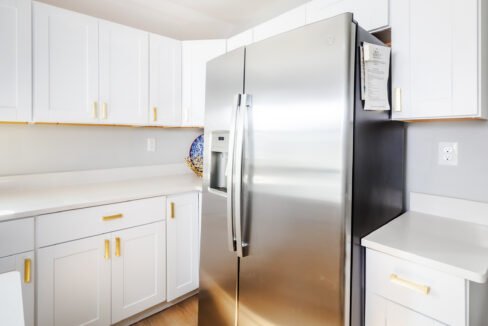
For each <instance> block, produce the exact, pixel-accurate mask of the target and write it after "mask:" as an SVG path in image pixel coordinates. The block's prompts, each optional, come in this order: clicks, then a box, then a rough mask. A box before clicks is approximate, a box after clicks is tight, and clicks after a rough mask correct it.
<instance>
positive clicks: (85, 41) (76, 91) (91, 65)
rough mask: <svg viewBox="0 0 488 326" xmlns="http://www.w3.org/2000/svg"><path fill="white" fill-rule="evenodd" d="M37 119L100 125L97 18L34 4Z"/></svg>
mask: <svg viewBox="0 0 488 326" xmlns="http://www.w3.org/2000/svg"><path fill="white" fill-rule="evenodd" d="M33 21H34V28H33V33H34V35H33V47H34V49H33V50H34V121H37V122H68V123H95V122H96V121H97V118H98V20H97V19H96V18H93V17H89V16H85V15H82V14H78V13H75V12H72V11H68V10H64V9H60V8H56V7H52V6H49V5H46V4H43V3H38V2H34V19H33Z"/></svg>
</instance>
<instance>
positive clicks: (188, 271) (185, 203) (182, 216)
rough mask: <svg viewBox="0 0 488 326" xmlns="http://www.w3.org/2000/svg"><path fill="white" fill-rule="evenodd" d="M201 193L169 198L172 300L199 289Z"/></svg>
mask: <svg viewBox="0 0 488 326" xmlns="http://www.w3.org/2000/svg"><path fill="white" fill-rule="evenodd" d="M198 203H199V201H198V194H197V193H187V194H182V195H176V196H169V197H168V212H167V216H169V218H168V219H167V253H168V256H167V259H168V260H167V266H168V267H167V284H168V289H167V290H168V295H167V299H168V301H171V300H174V299H176V298H178V297H180V296H182V295H184V294H186V293H188V292H190V291H193V290H196V289H197V288H198V284H199V279H198V271H199V257H200V227H199V207H198Z"/></svg>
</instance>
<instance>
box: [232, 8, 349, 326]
mask: <svg viewBox="0 0 488 326" xmlns="http://www.w3.org/2000/svg"><path fill="white" fill-rule="evenodd" d="M352 34H354V30H353V24H352V16H351V15H350V14H345V15H341V16H338V17H335V18H332V19H329V20H327V21H322V22H318V23H315V24H311V25H308V26H305V27H302V28H299V29H297V30H294V31H291V32H288V33H285V34H282V35H278V36H275V37H272V38H269V39H267V40H265V41H262V42H258V43H255V44H252V45H250V46H249V47H248V48H247V50H246V82H245V88H246V93H247V94H249V95H250V96H251V97H252V101H251V103H250V107H249V108H248V109H247V129H246V137H245V139H246V141H245V146H244V147H245V150H244V153H245V159H244V164H243V166H244V170H243V194H244V196H243V202H242V206H243V207H244V213H243V222H242V224H243V230H244V231H243V241H244V242H245V243H246V244H247V246H246V247H245V255H244V257H243V258H241V260H240V276H239V325H242V326H247V325H310V326H313V325H343V323H344V321H345V319H346V318H345V316H346V315H347V311H346V310H347V307H346V305H344V302H346V301H348V293H346V291H345V289H346V288H347V285H346V283H347V282H348V281H347V279H346V274H347V272H348V271H347V270H346V267H345V266H346V261H347V260H348V257H346V254H347V253H348V249H347V248H346V243H347V234H348V232H347V230H346V228H347V225H348V223H347V219H348V218H347V215H348V213H350V201H349V198H350V196H349V195H348V194H347V192H348V191H350V185H348V180H349V181H350V180H351V178H350V173H351V168H352V162H351V159H350V154H351V153H352V149H351V145H352V139H351V137H352V119H353V117H352V113H353V110H352V108H353V96H352V94H353V88H354V85H353V81H352V80H351V75H352V69H354V67H353V65H352V64H351V61H352V62H354V52H351V45H352V39H351V35H352ZM349 135H351V136H349ZM246 194H247V196H246ZM347 265H348V264H347ZM347 275H348V274H347Z"/></svg>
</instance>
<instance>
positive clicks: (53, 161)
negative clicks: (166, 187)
mask: <svg viewBox="0 0 488 326" xmlns="http://www.w3.org/2000/svg"><path fill="white" fill-rule="evenodd" d="M201 133H202V131H201V130H199V129H160V128H135V127H91V126H52V125H0V155H1V156H0V176H6V175H15V174H31V173H45V172H62V171H76V170H91V169H105V168H117V167H129V166H141V165H156V164H170V163H183V162H184V158H185V157H186V156H187V155H188V149H189V147H190V144H191V143H192V141H193V139H194V138H195V137H197V136H198V135H199V134H201ZM148 137H152V138H155V139H156V152H147V151H146V138H148Z"/></svg>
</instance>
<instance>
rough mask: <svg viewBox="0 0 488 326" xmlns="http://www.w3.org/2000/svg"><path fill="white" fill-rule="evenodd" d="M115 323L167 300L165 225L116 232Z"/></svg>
mask: <svg viewBox="0 0 488 326" xmlns="http://www.w3.org/2000/svg"><path fill="white" fill-rule="evenodd" d="M112 240H113V243H114V244H115V250H114V257H113V258H112V324H113V323H116V322H119V321H121V320H124V319H126V318H128V317H130V316H132V315H135V314H136V313H138V312H141V311H143V310H145V309H147V308H150V307H152V306H154V305H157V304H158V303H161V302H163V301H164V300H165V299H166V282H165V280H166V248H165V247H166V246H165V244H166V226H165V223H164V222H159V223H154V224H149V225H145V226H140V227H136V228H132V229H127V230H122V231H119V232H115V233H114V234H113V237H112Z"/></svg>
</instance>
